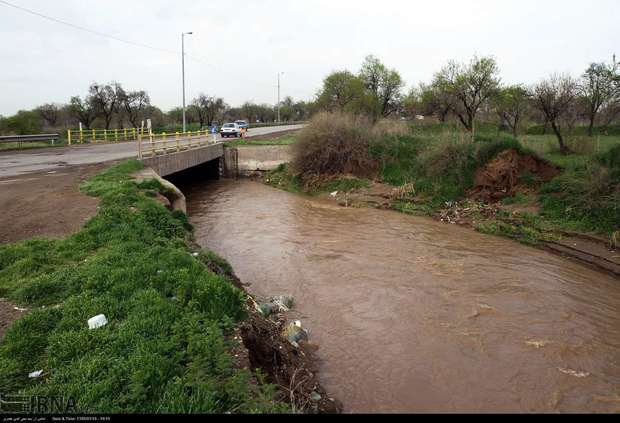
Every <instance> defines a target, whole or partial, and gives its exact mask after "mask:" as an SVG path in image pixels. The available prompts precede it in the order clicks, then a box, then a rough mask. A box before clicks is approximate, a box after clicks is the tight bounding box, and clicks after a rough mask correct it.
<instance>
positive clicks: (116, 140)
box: [114, 128, 118, 142]
mask: <svg viewBox="0 0 620 423" xmlns="http://www.w3.org/2000/svg"><path fill="white" fill-rule="evenodd" d="M114 142H118V128H117V129H115V130H114Z"/></svg>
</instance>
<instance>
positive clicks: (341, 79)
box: [317, 70, 367, 114]
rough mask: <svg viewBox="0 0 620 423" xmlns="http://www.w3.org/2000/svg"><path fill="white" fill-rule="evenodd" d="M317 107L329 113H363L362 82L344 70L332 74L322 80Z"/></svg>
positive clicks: (365, 104) (365, 105) (364, 93)
mask: <svg viewBox="0 0 620 423" xmlns="http://www.w3.org/2000/svg"><path fill="white" fill-rule="evenodd" d="M317 105H318V106H319V108H321V109H323V110H327V111H330V112H335V111H341V112H350V113H356V114H359V113H363V112H365V111H366V110H365V109H366V107H367V99H366V90H365V87H364V82H363V81H362V79H361V78H359V77H357V76H355V75H353V74H352V73H351V72H349V71H346V70H345V71H338V72H333V73H331V74H330V75H328V76H327V77H326V78H325V79H324V80H323V88H322V90H321V91H320V93H319V94H318V98H317Z"/></svg>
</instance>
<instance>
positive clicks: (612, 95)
mask: <svg viewBox="0 0 620 423" xmlns="http://www.w3.org/2000/svg"><path fill="white" fill-rule="evenodd" d="M617 78H618V66H617V65H616V63H614V64H612V65H607V64H605V63H592V64H591V65H590V67H589V68H588V69H587V70H586V71H585V73H584V74H583V76H582V77H581V82H580V84H579V94H580V95H581V98H582V100H583V102H584V104H585V106H586V107H585V108H586V114H587V116H588V120H589V126H588V134H589V135H590V136H592V134H593V131H594V124H595V122H596V118H597V116H598V114H599V112H600V111H601V109H602V108H604V107H609V106H610V103H611V102H612V101H614V100H616V99H617V98H618V96H619V95H620V93H619V89H618V88H619V87H618V83H617Z"/></svg>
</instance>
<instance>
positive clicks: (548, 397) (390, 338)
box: [182, 180, 620, 412]
mask: <svg viewBox="0 0 620 423" xmlns="http://www.w3.org/2000/svg"><path fill="white" fill-rule="evenodd" d="M182 188H183V190H184V192H185V193H186V195H187V198H188V204H189V215H190V220H191V222H192V223H193V224H194V225H195V227H196V236H197V241H198V242H199V243H200V244H201V245H202V246H204V247H207V248H210V249H212V250H214V251H215V252H217V253H218V254H220V255H221V256H223V257H224V258H226V259H227V260H228V261H229V262H230V263H231V264H232V265H233V267H234V269H235V271H236V273H237V274H238V276H239V277H240V278H241V279H242V280H243V281H244V282H246V283H250V284H251V286H250V287H249V290H250V292H252V293H253V294H255V295H258V296H272V295H280V294H291V295H293V296H294V297H295V299H296V307H295V311H294V313H293V314H292V315H291V317H293V318H300V319H301V320H302V321H303V324H304V326H305V327H306V328H308V329H309V331H310V339H311V340H312V341H314V342H318V343H319V344H320V349H319V351H318V353H317V354H318V358H319V360H320V361H319V362H320V377H321V380H322V382H323V384H324V385H325V387H326V389H327V391H328V392H329V393H330V394H331V395H333V396H335V397H337V398H338V399H340V400H341V401H342V402H343V404H344V406H345V411H346V412H456V411H459V412H534V411H536V412H557V411H561V412H585V411H596V412H610V411H611V412H619V411H620V280H617V279H615V278H613V277H611V276H608V275H607V274H604V273H600V272H597V271H595V270H592V269H590V268H587V267H584V266H582V265H580V264H578V263H574V262H572V261H569V260H566V259H563V258H561V257H558V256H555V255H552V254H549V253H546V252H543V251H539V250H536V249H533V248H529V247H526V246H522V245H520V244H518V243H515V242H512V241H509V240H506V239H502V238H496V237H491V236H486V235H482V234H478V233H476V232H474V231H471V230H469V229H465V228H460V227H456V226H451V225H446V224H443V223H439V222H435V221H433V220H430V219H426V218H417V217H412V216H407V215H404V214H400V213H396V212H391V211H382V210H372V209H345V208H341V207H338V206H337V205H336V204H335V203H332V202H330V201H327V200H324V201H323V200H317V199H312V198H307V197H304V196H298V195H293V194H289V193H286V192H282V191H279V190H275V189H272V188H270V187H267V186H265V185H262V184H260V183H257V182H251V181H248V180H241V181H209V182H202V183H197V184H195V185H190V186H184V187H182Z"/></svg>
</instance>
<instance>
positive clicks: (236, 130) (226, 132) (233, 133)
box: [220, 123, 241, 138]
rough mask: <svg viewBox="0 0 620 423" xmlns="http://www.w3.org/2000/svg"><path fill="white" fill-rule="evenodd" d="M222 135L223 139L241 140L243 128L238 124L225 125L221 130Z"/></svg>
mask: <svg viewBox="0 0 620 423" xmlns="http://www.w3.org/2000/svg"><path fill="white" fill-rule="evenodd" d="M220 134H222V138H229V137H235V138H239V137H240V136H241V128H240V127H239V125H237V124H236V123H225V124H224V126H222V129H221V130H220Z"/></svg>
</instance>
